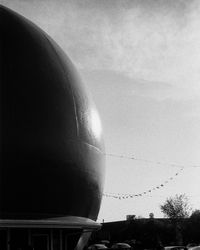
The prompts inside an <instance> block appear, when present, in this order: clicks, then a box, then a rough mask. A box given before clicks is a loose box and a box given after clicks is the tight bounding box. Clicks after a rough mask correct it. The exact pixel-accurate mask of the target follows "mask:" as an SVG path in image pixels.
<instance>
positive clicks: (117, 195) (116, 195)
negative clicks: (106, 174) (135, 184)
mask: <svg viewBox="0 0 200 250" xmlns="http://www.w3.org/2000/svg"><path fill="white" fill-rule="evenodd" d="M182 171H183V167H182V168H180V170H179V171H177V172H176V173H175V174H174V176H171V177H169V178H168V179H166V180H165V181H164V182H163V183H162V184H160V185H158V186H154V187H153V188H151V189H148V190H146V191H144V192H141V193H137V194H128V193H127V194H120V193H104V194H103V195H104V196H105V197H111V198H115V199H119V200H121V199H130V198H136V197H141V196H144V195H147V194H150V193H152V192H154V191H156V190H158V189H161V188H164V187H165V185H167V184H168V183H170V182H171V181H173V180H174V178H175V177H177V176H178V175H179V174H180V173H181V172H182Z"/></svg>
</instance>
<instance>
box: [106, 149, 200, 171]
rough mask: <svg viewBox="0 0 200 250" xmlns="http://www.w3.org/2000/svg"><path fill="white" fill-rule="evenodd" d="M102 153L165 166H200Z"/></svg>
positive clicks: (107, 154)
mask: <svg viewBox="0 0 200 250" xmlns="http://www.w3.org/2000/svg"><path fill="white" fill-rule="evenodd" d="M104 155H105V156H110V157H116V158H122V159H128V160H134V161H142V162H146V163H153V164H156V165H167V166H171V167H177V168H200V164H199V165H182V164H176V163H169V162H162V161H152V160H147V159H142V158H137V157H134V156H126V155H118V154H111V153H104Z"/></svg>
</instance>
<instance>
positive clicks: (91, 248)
mask: <svg viewBox="0 0 200 250" xmlns="http://www.w3.org/2000/svg"><path fill="white" fill-rule="evenodd" d="M98 249H107V247H106V246H105V245H104V244H93V245H91V246H89V247H88V250H98Z"/></svg>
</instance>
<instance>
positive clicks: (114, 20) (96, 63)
mask: <svg viewBox="0 0 200 250" xmlns="http://www.w3.org/2000/svg"><path fill="white" fill-rule="evenodd" d="M2 3H3V4H5V5H7V6H10V7H12V8H14V9H16V10H18V11H19V12H21V13H22V14H24V15H26V16H28V17H29V18H31V19H32V20H33V21H34V22H36V23H37V24H39V25H40V26H41V27H42V28H43V29H45V30H46V31H47V32H48V33H49V34H50V35H52V36H53V38H54V39H55V40H56V41H57V42H58V43H59V44H60V45H61V47H63V48H64V50H65V51H66V52H67V53H68V54H69V55H70V57H71V58H72V59H73V61H74V62H75V63H76V65H77V66H78V67H79V68H81V69H85V70H112V71H117V72H121V73H122V74H124V75H127V76H129V77H132V78H142V79H145V80H149V81H157V82H168V83H170V84H172V85H174V86H176V87H181V88H182V87H184V88H187V89H190V90H192V91H199V90H200V84H199V82H200V70H199V67H200V46H199V44H200V31H199V26H200V19H199V13H200V2H199V1H198V0H193V1H187V0H177V1H173V0H168V1H164V0H160V1H158V0H151V1H144V0H140V1H138V0H137V1H136V0H135V1H130V0H129V1H128V0H123V1H122V0H121V1H120V0H107V1H105V0H101V1H99V0H84V1H80V0H79V1H78V0H74V1H71V0H70V1H64V0H58V1H53V0H46V1H45V0H43V1H40V2H38V1H24V0H16V1H5V0H4V1H2Z"/></svg>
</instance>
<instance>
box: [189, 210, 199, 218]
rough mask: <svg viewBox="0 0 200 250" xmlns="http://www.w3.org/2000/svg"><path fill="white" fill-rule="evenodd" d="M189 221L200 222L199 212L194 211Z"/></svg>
mask: <svg viewBox="0 0 200 250" xmlns="http://www.w3.org/2000/svg"><path fill="white" fill-rule="evenodd" d="M190 219H192V220H200V210H199V209H196V210H194V211H193V212H192V214H191V216H190Z"/></svg>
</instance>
